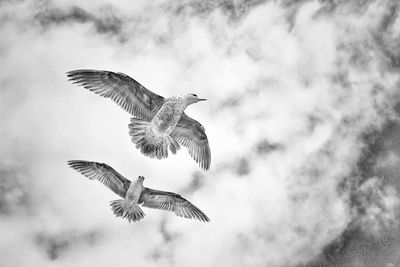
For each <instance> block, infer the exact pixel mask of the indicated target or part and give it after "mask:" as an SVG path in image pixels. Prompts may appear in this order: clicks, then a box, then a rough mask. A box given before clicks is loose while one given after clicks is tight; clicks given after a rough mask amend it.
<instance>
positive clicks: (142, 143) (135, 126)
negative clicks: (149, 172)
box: [129, 118, 180, 159]
mask: <svg viewBox="0 0 400 267" xmlns="http://www.w3.org/2000/svg"><path fill="white" fill-rule="evenodd" d="M129 134H130V136H131V140H132V143H134V144H136V148H137V149H140V152H142V154H144V155H145V156H148V157H150V158H155V157H157V158H158V159H162V158H167V157H168V148H169V150H170V151H171V152H172V154H175V153H176V151H177V150H179V149H180V146H179V144H178V142H176V141H175V139H174V138H173V137H171V136H170V135H167V136H157V135H156V134H155V133H153V132H152V131H151V129H150V123H149V122H147V121H144V120H141V119H138V118H131V123H130V124H129Z"/></svg>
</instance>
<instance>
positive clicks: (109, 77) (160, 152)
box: [67, 70, 211, 170]
mask: <svg viewBox="0 0 400 267" xmlns="http://www.w3.org/2000/svg"><path fill="white" fill-rule="evenodd" d="M67 75H68V77H69V78H70V80H71V81H73V82H74V83H76V84H79V85H81V86H83V87H85V88H86V89H88V90H90V91H92V92H95V93H96V94H99V95H101V96H103V97H106V98H111V99H112V100H114V101H115V102H116V103H117V104H119V105H120V106H121V107H122V108H124V109H125V110H126V111H128V112H129V113H131V114H132V115H133V117H132V118H131V123H130V124H129V134H130V135H131V140H132V142H133V143H134V144H135V145H136V148H137V149H140V151H141V152H142V153H143V154H144V155H146V156H148V157H151V158H155V157H157V158H158V159H162V158H167V157H168V149H169V150H170V151H171V152H172V153H173V154H175V153H176V151H177V150H179V149H180V145H183V146H185V147H187V148H188V150H189V154H190V155H191V156H192V157H193V159H194V160H195V161H196V162H197V163H198V164H199V165H200V167H201V168H202V169H203V170H208V169H209V168H210V164H211V152H210V147H209V144H208V139H207V135H206V134H205V129H204V127H203V126H202V125H201V124H200V123H199V122H198V121H196V120H194V119H192V118H190V117H189V116H187V115H186V114H185V113H184V111H185V109H186V108H187V106H189V105H191V104H194V103H197V102H199V101H203V100H205V99H201V98H198V97H197V95H195V94H186V95H181V96H176V97H170V98H164V97H162V96H159V95H157V94H155V93H153V92H151V91H150V90H148V89H147V88H145V87H144V86H142V85H141V84H140V83H138V82H137V81H135V80H134V79H132V78H131V77H129V76H128V75H126V74H123V73H115V72H111V71H101V70H74V71H70V72H68V73H67Z"/></svg>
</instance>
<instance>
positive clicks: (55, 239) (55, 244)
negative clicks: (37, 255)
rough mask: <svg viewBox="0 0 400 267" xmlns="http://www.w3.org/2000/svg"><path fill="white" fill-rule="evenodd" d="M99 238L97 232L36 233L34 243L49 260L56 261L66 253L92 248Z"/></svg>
mask: <svg viewBox="0 0 400 267" xmlns="http://www.w3.org/2000/svg"><path fill="white" fill-rule="evenodd" d="M99 238H100V233H99V232H97V231H89V232H85V233H79V232H78V231H75V230H72V231H63V232H60V233H57V234H49V233H38V234H36V235H35V237H34V241H35V243H36V244H37V245H38V246H39V247H40V248H41V249H42V250H43V251H44V252H45V253H46V255H47V257H48V258H49V259H50V260H57V259H58V258H59V257H62V256H64V255H65V254H66V253H68V251H70V250H74V249H78V250H79V249H81V248H82V246H89V247H90V246H94V245H96V242H97V241H98V240H99Z"/></svg>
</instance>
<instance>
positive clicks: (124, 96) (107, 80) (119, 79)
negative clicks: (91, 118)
mask: <svg viewBox="0 0 400 267" xmlns="http://www.w3.org/2000/svg"><path fill="white" fill-rule="evenodd" d="M67 76H68V77H69V80H70V81H73V83H76V84H78V85H81V86H83V87H85V88H86V89H88V90H90V91H92V92H95V93H96V94H98V95H101V96H103V97H106V98H111V99H112V100H113V101H115V102H116V103H117V104H119V105H120V106H121V107H122V108H124V109H125V110H126V111H128V112H129V113H131V114H132V115H133V116H135V117H137V118H140V119H144V120H147V121H150V120H151V119H152V118H153V117H154V115H155V114H156V113H157V111H158V109H160V107H161V106H162V104H163V102H164V98H163V97H162V96H159V95H157V94H155V93H153V92H151V91H150V90H148V89H147V88H146V87H144V86H143V85H141V84H140V83H138V82H137V81H135V80H134V79H132V78H131V77H129V76H128V75H126V74H123V73H115V72H111V71H104V70H91V69H87V70H73V71H69V72H67Z"/></svg>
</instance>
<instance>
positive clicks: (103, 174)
mask: <svg viewBox="0 0 400 267" xmlns="http://www.w3.org/2000/svg"><path fill="white" fill-rule="evenodd" d="M68 165H69V166H70V167H71V168H73V169H75V170H76V171H78V172H80V173H81V174H83V175H84V176H86V177H88V178H89V179H91V180H94V179H96V180H99V181H100V182H101V183H103V184H104V185H106V186H107V187H108V188H110V189H111V190H112V191H113V192H114V193H116V194H117V195H119V196H120V197H122V199H117V200H113V201H111V202H110V205H111V209H112V211H113V212H114V214H115V216H117V217H122V218H126V219H127V220H128V221H129V222H131V221H134V222H135V221H139V220H141V219H143V218H144V216H145V214H144V212H143V211H142V209H141V208H140V206H139V205H142V206H143V207H147V208H152V209H161V210H167V211H173V212H174V213H175V214H176V215H177V216H180V217H185V218H190V219H197V220H200V221H204V222H209V221H210V220H209V218H208V217H207V215H205V214H204V213H203V212H202V211H201V210H200V209H199V208H197V207H196V206H195V205H193V204H192V203H190V202H189V201H187V200H186V199H184V198H183V197H181V196H180V195H178V194H176V193H172V192H166V191H161V190H155V189H151V188H147V187H144V186H143V181H144V179H145V178H144V177H143V176H139V177H138V178H137V179H136V180H134V181H130V180H128V179H126V178H125V177H124V176H122V175H121V174H119V173H118V172H117V171H115V170H114V169H113V168H112V167H110V166H109V165H107V164H105V163H98V162H93V161H84V160H70V161H68Z"/></svg>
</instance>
